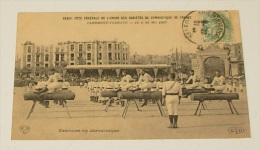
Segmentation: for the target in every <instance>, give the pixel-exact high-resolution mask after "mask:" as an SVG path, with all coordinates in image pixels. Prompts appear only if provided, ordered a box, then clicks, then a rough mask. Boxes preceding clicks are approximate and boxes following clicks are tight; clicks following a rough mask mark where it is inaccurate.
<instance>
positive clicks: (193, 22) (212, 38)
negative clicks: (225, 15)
mask: <svg viewBox="0 0 260 150" xmlns="http://www.w3.org/2000/svg"><path fill="white" fill-rule="evenodd" d="M182 31H183V34H184V36H185V37H186V38H187V39H188V40H189V41H190V42H192V43H194V44H202V43H207V42H208V43H215V42H218V41H219V40H221V38H222V37H223V36H224V34H225V23H224V21H223V19H222V18H221V17H220V15H219V14H217V13H216V12H213V11H191V12H190V13H188V15H186V16H185V17H184V19H183V22H182Z"/></svg>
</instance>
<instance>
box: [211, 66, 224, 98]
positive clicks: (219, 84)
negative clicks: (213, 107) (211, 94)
mask: <svg viewBox="0 0 260 150" xmlns="http://www.w3.org/2000/svg"><path fill="white" fill-rule="evenodd" d="M210 85H211V86H212V87H213V88H214V89H215V91H216V92H218V93H221V92H222V91H223V90H225V88H226V85H225V77H224V76H222V75H221V74H220V71H219V70H217V71H216V76H215V77H214V79H213V81H212V83H211V84H210Z"/></svg>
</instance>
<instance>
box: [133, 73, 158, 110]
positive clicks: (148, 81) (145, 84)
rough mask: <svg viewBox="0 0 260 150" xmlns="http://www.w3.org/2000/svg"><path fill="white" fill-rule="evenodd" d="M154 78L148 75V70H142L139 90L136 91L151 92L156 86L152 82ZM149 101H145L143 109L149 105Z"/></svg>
mask: <svg viewBox="0 0 260 150" xmlns="http://www.w3.org/2000/svg"><path fill="white" fill-rule="evenodd" d="M152 81H153V78H152V77H151V76H150V75H149V74H148V73H147V70H144V69H141V70H140V77H139V80H138V88H137V89H136V90H134V91H138V90H143V91H149V90H150V89H151V88H153V87H154V84H155V83H153V82H152ZM147 102H148V100H147V99H145V100H144V103H143V104H142V106H141V107H143V106H145V105H147Z"/></svg>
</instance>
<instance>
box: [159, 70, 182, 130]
mask: <svg viewBox="0 0 260 150" xmlns="http://www.w3.org/2000/svg"><path fill="white" fill-rule="evenodd" d="M168 79H169V81H166V82H165V83H164V84H163V89H162V96H163V97H164V98H165V102H166V107H167V110H168V115H169V120H170V126H169V128H178V126H177V121H178V105H179V104H178V103H179V98H180V97H181V95H182V90H181V84H180V83H179V82H177V81H175V74H174V73H170V74H169V75H168Z"/></svg>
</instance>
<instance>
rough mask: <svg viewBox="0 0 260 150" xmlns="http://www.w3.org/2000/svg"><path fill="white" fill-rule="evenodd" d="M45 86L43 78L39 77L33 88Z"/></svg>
mask: <svg viewBox="0 0 260 150" xmlns="http://www.w3.org/2000/svg"><path fill="white" fill-rule="evenodd" d="M45 86H46V82H45V81H44V78H43V77H41V78H40V79H39V81H38V82H37V85H36V86H35V90H41V89H43V88H45Z"/></svg>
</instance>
